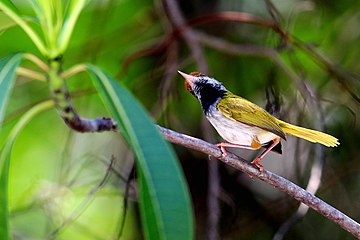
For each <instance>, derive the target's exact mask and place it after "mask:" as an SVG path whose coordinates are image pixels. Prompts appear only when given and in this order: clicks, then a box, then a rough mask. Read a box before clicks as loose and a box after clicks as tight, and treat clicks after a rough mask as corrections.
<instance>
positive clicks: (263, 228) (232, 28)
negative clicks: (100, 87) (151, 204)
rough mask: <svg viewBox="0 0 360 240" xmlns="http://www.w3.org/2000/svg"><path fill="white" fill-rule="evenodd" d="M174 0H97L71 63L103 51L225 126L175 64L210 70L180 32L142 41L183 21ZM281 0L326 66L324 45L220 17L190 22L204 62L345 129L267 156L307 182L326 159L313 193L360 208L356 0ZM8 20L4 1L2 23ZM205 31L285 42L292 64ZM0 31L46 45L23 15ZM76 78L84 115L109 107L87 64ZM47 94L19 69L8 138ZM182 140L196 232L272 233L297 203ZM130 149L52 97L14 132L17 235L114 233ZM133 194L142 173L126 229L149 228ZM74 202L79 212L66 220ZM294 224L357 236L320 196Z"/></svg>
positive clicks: (169, 115) (245, 91)
mask: <svg viewBox="0 0 360 240" xmlns="http://www.w3.org/2000/svg"><path fill="white" fill-rule="evenodd" d="M13 2H14V3H15V4H16V6H17V7H18V8H19V10H20V11H21V12H22V13H24V14H25V15H32V12H31V11H32V10H31V7H30V5H29V3H28V2H27V1H13ZM168 2H171V1H160V0H158V1H156V0H155V1H145V0H135V1H130V0H106V1H91V2H90V4H89V5H88V6H87V7H86V8H85V10H84V11H83V12H82V13H81V15H80V18H79V22H78V23H77V24H76V28H75V31H74V33H73V37H72V39H71V42H70V47H69V50H68V51H67V52H66V53H65V55H64V56H63V57H64V67H65V68H69V67H71V66H73V65H75V64H77V63H83V62H90V63H93V64H95V65H98V66H100V67H101V68H103V69H104V70H105V71H107V72H108V73H109V74H110V75H111V76H114V77H116V78H117V79H118V80H119V81H121V82H123V83H124V84H125V85H126V86H127V87H128V88H129V89H130V90H131V91H132V93H133V94H134V95H135V96H136V97H137V98H138V99H139V101H140V102H141V103H142V104H143V105H144V106H145V107H146V108H147V109H148V111H149V113H150V114H151V115H152V116H153V118H154V120H155V121H156V122H157V123H159V124H160V125H162V126H165V127H168V128H171V129H173V130H176V131H178V132H182V133H186V134H189V135H192V136H196V137H199V138H202V139H206V140H208V141H211V142H213V143H217V142H219V141H220V138H219V137H218V135H217V134H216V133H215V131H213V130H212V128H211V127H209V126H208V125H207V124H206V121H205V120H204V118H203V115H202V112H201V109H200V106H199V104H198V102H197V101H196V99H195V98H193V96H191V94H189V93H187V92H186V90H185V88H184V86H183V84H184V83H183V79H182V78H181V77H180V76H178V75H177V71H176V70H178V69H179V70H182V71H185V72H190V71H199V70H201V69H199V66H198V63H197V62H196V61H195V60H194V57H193V52H192V51H191V50H190V48H189V45H187V43H186V42H185V41H184V40H183V38H181V37H180V36H175V38H173V39H172V40H173V41H172V42H171V44H168V45H166V46H165V47H164V48H161V49H160V50H159V51H153V52H152V53H151V54H147V55H146V56H142V54H139V53H140V52H142V50H144V49H149V48H150V49H151V48H152V49H154V48H155V47H156V46H158V45H159V44H160V43H161V42H162V41H163V40H164V39H165V37H166V36H168V35H169V34H170V33H171V31H172V30H173V29H174V26H173V25H172V20H171V19H172V17H171V13H170V12H171V11H169V5H167V4H168ZM267 3H269V2H268V1H251V0H246V1H245V0H244V1H235V0H232V1H228V0H222V1H221V0H218V1H216V0H215V1H214V0H212V1H179V2H178V4H179V6H180V10H181V13H182V14H183V15H184V17H185V18H186V19H193V18H195V17H199V16H203V15H206V14H209V13H213V12H218V11H238V12H247V13H252V14H254V15H256V16H259V17H261V18H264V19H269V20H270V19H271V15H270V13H269V5H267ZM272 3H273V4H274V9H276V10H277V11H278V12H277V16H279V17H280V19H279V22H280V24H281V26H282V28H283V29H285V30H286V31H288V32H289V33H291V34H292V35H293V36H295V37H296V38H297V39H299V40H300V41H302V42H303V46H306V47H310V48H312V49H313V50H314V51H316V52H317V53H319V54H321V56H323V58H325V59H327V60H328V61H329V62H330V63H331V66H330V68H325V67H324V66H323V65H321V64H320V65H319V64H318V63H317V60H316V58H315V59H314V58H312V57H311V56H310V55H309V54H307V53H306V52H304V51H301V50H299V48H298V47H294V46H291V45H286V44H284V43H282V42H281V41H280V39H279V36H278V35H277V34H275V33H274V32H273V31H272V30H270V29H267V28H265V27H260V26H254V25H252V24H243V23H240V22H234V21H231V22H230V21H222V22H211V23H207V24H203V25H201V26H198V27H194V28H193V29H194V30H195V31H197V33H198V32H202V33H206V34H207V35H206V36H202V37H200V38H198V40H199V42H200V44H199V46H200V48H201V50H202V53H203V54H204V59H205V63H206V66H207V67H208V69H209V71H208V72H207V74H209V75H211V76H213V77H215V78H216V79H218V80H220V81H222V82H223V83H224V84H225V85H226V86H227V88H228V89H230V90H231V91H232V92H234V93H236V94H238V95H241V96H243V97H245V98H248V99H249V100H251V101H253V102H255V103H257V104H258V105H260V106H264V107H265V106H268V107H269V109H270V110H272V111H273V113H274V114H275V115H277V116H280V118H282V119H283V120H286V121H289V122H292V123H294V124H299V125H302V126H304V127H309V128H316V129H319V128H324V131H326V132H328V133H330V134H332V135H334V136H336V137H338V138H339V139H340V143H341V145H340V146H339V147H338V148H335V149H320V150H319V149H317V148H316V147H315V145H314V144H311V143H308V142H305V141H303V140H298V139H295V138H293V137H289V138H288V141H287V142H284V144H283V146H284V147H283V150H284V153H283V155H282V156H279V155H276V154H270V155H269V156H268V157H266V158H265V159H264V160H263V164H264V166H265V168H266V169H268V170H271V171H273V172H275V173H277V174H279V175H281V176H284V177H285V178H288V179H290V180H291V181H293V182H295V183H297V184H298V185H300V186H302V187H304V188H306V186H307V184H308V180H309V177H310V176H311V168H312V166H313V164H314V163H316V162H319V161H320V162H321V161H322V160H323V161H324V166H323V168H322V169H321V170H320V171H319V172H322V176H320V175H319V173H317V175H316V174H315V175H312V177H313V178H315V179H316V177H318V178H320V177H321V184H320V188H319V190H318V192H317V196H319V197H320V198H321V199H323V200H324V201H326V202H327V203H329V204H331V205H333V206H334V207H336V208H338V209H339V210H341V211H343V212H345V213H346V214H348V215H349V216H350V217H352V218H353V219H355V220H358V221H359V220H360V192H359V191H358V185H359V184H360V174H359V172H358V171H359V170H360V161H359V160H360V152H359V149H360V141H359V136H360V128H359V120H358V117H359V96H360V91H359V90H360V89H359V80H360V78H359V76H358V74H357V73H359V72H360V64H359V61H358V56H359V53H360V44H359V43H360V2H356V1H349V0H346V1H335V0H331V1H322V0H317V1H315V0H314V1H300V0H299V1H296V0H293V1H285V0H276V1H275V0H274V1H272ZM274 9H273V10H274ZM8 23H9V20H8V19H7V18H6V17H5V16H4V15H2V14H1V15H0V30H1V26H5V25H6V24H8ZM209 39H210V40H211V39H213V40H214V39H215V40H217V41H218V42H219V41H220V42H221V43H222V44H224V43H229V44H232V45H231V46H237V47H245V49H257V48H258V47H263V48H262V50H261V51H263V52H264V51H265V50H266V49H271V50H275V51H274V52H276V53H277V54H278V55H277V56H278V57H279V59H281V63H282V64H283V65H281V66H280V65H279V64H278V63H276V62H275V61H274V59H272V58H271V57H268V56H265V54H263V52H260V53H261V54H254V53H253V52H250V53H249V52H248V53H246V52H245V51H244V50H242V51H240V52H235V51H233V50H231V49H230V48H229V45H226V46H227V47H228V48H227V49H220V48H219V47H218V46H219V45H216V44H214V42H212V44H211V43H209V41H208V42H207V40H209ZM0 43H1V44H0V56H5V55H7V54H9V53H13V52H31V53H34V54H38V52H37V50H36V48H35V47H34V45H33V44H32V42H31V41H30V40H29V39H28V38H27V36H26V35H25V34H24V33H23V32H22V30H21V29H20V28H18V27H13V28H9V29H6V30H4V31H2V32H1V33H0ZM243 49H244V48H243ZM142 53H143V52H142ZM291 76H293V78H291ZM339 76H340V77H339ZM294 79H298V80H299V82H298V83H296V82H295V81H294ZM68 85H69V89H70V91H71V93H73V94H74V98H73V103H74V105H75V106H76V108H77V110H78V111H79V113H80V114H81V115H82V116H84V117H97V116H102V115H103V116H107V115H108V113H107V112H106V110H105V108H104V106H103V105H102V103H101V101H100V99H99V97H98V96H97V95H96V93H95V92H94V89H93V86H92V83H91V81H90V79H89V77H88V75H86V74H80V75H77V76H75V77H73V78H71V79H70V80H69V81H68ZM299 86H302V87H305V88H306V89H310V92H312V93H313V96H317V98H316V99H315V98H314V99H315V100H313V98H311V97H309V96H308V97H307V98H304V97H303V95H302V94H301V90H299ZM349 89H350V90H351V93H350V92H349V91H348V90H349ZM49 97H50V93H49V89H48V86H47V85H46V84H44V83H42V82H37V81H30V80H28V79H25V78H19V79H17V82H16V86H15V88H14V91H13V93H12V96H11V99H10V102H9V106H8V109H7V115H6V118H5V120H4V127H3V129H2V133H1V136H0V137H1V139H0V140H1V141H2V142H3V141H4V139H5V137H6V135H7V133H8V131H9V129H11V127H12V126H13V125H14V123H15V122H16V120H17V119H18V117H19V116H21V114H22V113H23V112H24V111H25V110H26V109H28V108H29V107H30V106H32V105H33V104H34V103H36V102H38V101H40V100H44V99H47V98H49ZM309 102H310V104H309ZM311 102H315V105H316V107H314V104H313V105H311V104H312V103H311ZM174 147H175V149H176V151H177V154H178V156H179V159H180V160H181V163H182V166H183V169H184V172H185V174H186V177H187V180H188V185H189V187H190V190H191V194H192V201H193V206H194V212H195V218H196V225H195V229H196V239H271V238H273V236H274V234H275V233H276V231H277V230H278V229H279V227H280V226H281V225H282V224H283V223H284V222H285V221H286V220H287V219H288V218H289V217H291V216H292V214H293V213H294V212H296V210H297V208H298V205H299V203H298V202H297V201H296V200H294V199H292V198H290V197H288V196H287V195H285V194H283V193H282V192H280V191H279V190H277V189H274V188H272V187H271V186H268V185H267V184H265V183H263V182H261V181H258V180H257V179H254V178H249V177H248V176H247V175H246V174H243V173H241V172H238V171H236V170H234V169H232V168H231V167H229V166H226V165H224V164H222V163H217V161H216V160H214V159H213V160H212V161H208V156H206V155H204V154H201V153H198V152H194V151H190V150H188V149H186V148H184V147H182V146H174ZM234 152H235V153H238V154H239V155H240V156H242V157H244V158H246V159H249V160H251V159H252V158H253V157H254V156H255V155H254V152H250V151H237V150H236V151H235V150H234ZM112 157H114V159H115V167H114V169H113V170H112V171H111V174H110V176H109V177H108V178H107V179H106V183H105V184H104V185H103V186H102V187H101V188H98V185H99V183H100V182H101V181H102V180H103V178H104V176H105V174H106V171H107V168H108V165H109V162H110V161H111V159H112ZM133 162H134V159H133V156H132V153H131V151H130V150H129V149H128V146H127V145H125V143H124V141H123V139H121V138H120V137H118V135H117V134H115V133H95V134H80V133H75V132H73V131H71V130H70V129H68V128H67V127H66V125H65V124H64V123H63V121H62V119H61V118H60V117H59V116H58V114H57V112H56V111H55V110H51V111H48V112H45V113H42V114H40V115H39V116H37V117H36V118H35V119H34V120H33V121H32V122H31V123H30V124H29V125H28V126H27V127H26V128H25V129H24V131H23V132H22V133H21V135H20V136H19V137H18V139H17V141H16V143H15V146H14V150H13V154H12V159H11V175H10V196H9V197H10V210H11V229H12V232H13V233H14V236H15V239H45V238H46V237H49V236H51V237H54V238H56V239H116V238H117V236H118V232H119V229H120V225H121V224H120V223H121V221H122V217H123V214H124V192H125V186H126V180H124V179H127V178H128V176H129V174H130V172H131V171H132V166H133ZM211 164H212V166H211V167H210V168H209V165H211ZM209 169H210V170H209ZM209 189H211V191H209ZM89 193H91V194H89ZM136 196H137V191H136V178H134V179H132V180H131V181H130V188H129V196H128V201H129V202H128V203H129V204H128V207H127V214H126V221H125V226H124V232H123V234H122V239H142V233H141V229H142V228H141V223H140V220H139V213H138V204H137V200H136V199H137V198H136ZM209 206H210V207H209ZM72 216H73V217H74V219H72V221H70V222H67V224H66V225H65V226H63V227H61V231H60V232H56V231H57V230H58V229H59V227H60V226H61V224H62V223H63V222H64V221H67V219H69V217H72ZM179 224H181V223H179ZM214 226H217V227H214ZM54 231H55V232H54ZM51 234H53V235H51ZM284 238H285V239H329V238H331V239H352V236H351V235H350V234H348V233H347V232H345V231H344V230H342V229H341V228H340V227H338V226H337V225H335V224H334V223H332V222H330V221H329V220H327V219H326V218H324V217H323V216H320V215H319V214H317V213H315V212H314V211H312V210H310V211H309V213H308V214H307V215H306V216H305V217H304V218H302V219H301V220H300V221H299V222H297V223H296V224H294V225H293V226H292V227H291V228H290V229H289V231H288V232H287V233H286V234H285V235H284Z"/></svg>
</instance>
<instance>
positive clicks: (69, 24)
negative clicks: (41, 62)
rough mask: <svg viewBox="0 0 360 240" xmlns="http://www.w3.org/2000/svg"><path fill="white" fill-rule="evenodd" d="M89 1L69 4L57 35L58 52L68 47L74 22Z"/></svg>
mask: <svg viewBox="0 0 360 240" xmlns="http://www.w3.org/2000/svg"><path fill="white" fill-rule="evenodd" d="M88 1H89V0H73V1H70V2H69V4H70V5H69V6H68V10H67V12H66V16H65V18H64V23H63V27H62V29H61V32H60V34H59V39H58V45H59V52H60V53H63V52H64V51H65V50H66V48H67V46H68V45H69V41H70V37H71V34H72V32H73V30H74V27H75V24H76V21H77V19H78V17H79V15H80V13H81V11H82V9H83V8H84V7H85V5H86V4H87V3H88Z"/></svg>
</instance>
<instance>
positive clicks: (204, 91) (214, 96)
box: [195, 82, 225, 115]
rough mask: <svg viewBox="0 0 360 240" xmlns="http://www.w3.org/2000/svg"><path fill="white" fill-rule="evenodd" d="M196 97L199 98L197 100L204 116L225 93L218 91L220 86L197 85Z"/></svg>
mask: <svg viewBox="0 0 360 240" xmlns="http://www.w3.org/2000/svg"><path fill="white" fill-rule="evenodd" d="M195 92H196V95H198V96H200V97H199V100H200V103H201V106H202V109H203V111H204V113H205V115H206V114H207V113H208V111H209V109H210V106H211V105H213V104H214V103H215V102H216V101H217V100H218V99H221V98H223V97H224V95H225V91H224V90H221V89H220V86H219V87H217V86H213V85H211V84H206V83H201V82H200V83H198V84H197V86H196V89H195Z"/></svg>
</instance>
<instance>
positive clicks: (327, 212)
mask: <svg viewBox="0 0 360 240" xmlns="http://www.w3.org/2000/svg"><path fill="white" fill-rule="evenodd" d="M158 128H159V130H160V132H161V133H162V134H163V136H164V138H165V139H166V140H167V141H169V142H171V143H174V144H178V145H182V146H184V147H187V148H190V149H194V150H197V151H200V152H203V153H205V154H208V155H211V156H213V157H215V158H217V159H219V160H220V161H222V162H224V163H225V164H227V165H230V166H232V167H234V168H236V169H238V170H240V171H242V172H244V173H247V174H249V175H250V176H253V177H257V178H259V179H260V180H262V181H264V182H266V183H268V184H270V185H272V186H274V187H276V188H278V189H280V190H281V191H283V192H285V193H287V194H288V195H290V196H291V197H293V198H295V199H296V200H298V201H300V202H302V203H304V204H306V205H307V206H309V207H310V208H312V209H314V210H315V211H316V212H318V213H320V214H321V215H323V216H324V217H326V218H328V219H329V220H331V221H333V222H334V223H336V224H338V225H339V226H340V227H341V228H343V229H344V230H346V231H348V232H349V233H351V234H352V235H353V236H355V237H356V238H360V225H359V223H357V222H355V221H354V220H353V219H351V218H350V217H348V216H347V215H345V214H344V213H342V212H340V211H339V210H337V209H336V208H334V207H332V206H330V205H329V204H327V203H326V202H324V201H322V200H321V199H319V198H317V197H316V196H314V195H313V194H311V193H309V192H307V191H305V190H304V189H303V188H301V187H299V186H297V185H296V184H294V183H292V182H290V181H289V180H287V179H285V178H283V177H280V176H278V175H276V174H274V173H272V172H270V171H267V170H265V169H264V171H263V172H260V171H259V170H258V168H256V167H255V166H253V165H252V164H251V163H249V162H247V161H246V160H244V159H242V158H240V157H238V156H236V155H234V154H232V153H228V154H227V155H226V157H222V153H221V151H220V149H219V148H218V147H216V146H215V145H213V144H211V143H208V142H205V141H203V140H201V139H198V138H194V137H191V136H188V135H184V134H181V133H178V132H175V131H173V130H170V129H167V128H163V127H161V126H158Z"/></svg>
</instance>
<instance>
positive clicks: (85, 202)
mask: <svg viewBox="0 0 360 240" xmlns="http://www.w3.org/2000/svg"><path fill="white" fill-rule="evenodd" d="M114 162H115V157H114V156H112V157H111V160H110V164H109V166H108V168H107V170H106V173H105V175H104V177H103V178H102V180H101V181H100V182H99V183H98V185H96V186H95V187H94V188H93V189H91V190H90V192H89V193H88V194H87V195H86V197H85V198H84V200H83V201H82V202H81V203H80V204H79V205H78V206H77V207H76V208H75V210H74V211H73V212H72V213H71V214H70V216H69V217H68V218H67V219H66V220H65V221H64V222H63V223H62V224H61V225H60V226H59V227H58V228H56V229H55V230H54V231H53V232H52V233H51V234H50V235H49V236H48V237H47V239H54V238H55V237H56V236H57V235H58V234H59V233H60V232H61V231H62V230H64V228H65V227H66V226H68V225H69V224H70V223H72V222H74V221H75V220H76V219H77V218H78V217H79V216H80V214H81V213H82V211H83V210H84V208H85V207H86V206H87V205H88V204H90V203H91V201H92V200H93V199H94V196H95V194H96V192H97V191H99V190H100V189H101V188H102V187H103V186H104V185H105V183H106V182H107V180H108V179H109V177H110V174H111V169H112V166H113V164H114Z"/></svg>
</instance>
